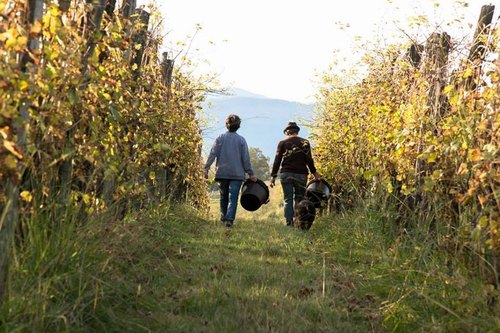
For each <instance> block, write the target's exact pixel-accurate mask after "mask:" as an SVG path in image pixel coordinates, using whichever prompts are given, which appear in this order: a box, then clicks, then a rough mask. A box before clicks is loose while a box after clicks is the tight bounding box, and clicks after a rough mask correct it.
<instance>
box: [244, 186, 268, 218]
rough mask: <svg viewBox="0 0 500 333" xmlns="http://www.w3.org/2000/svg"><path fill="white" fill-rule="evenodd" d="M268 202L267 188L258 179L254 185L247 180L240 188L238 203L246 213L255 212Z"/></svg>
mask: <svg viewBox="0 0 500 333" xmlns="http://www.w3.org/2000/svg"><path fill="white" fill-rule="evenodd" d="M268 202H269V188H268V187H267V185H266V184H265V183H264V182H263V181H262V180H260V179H258V180H257V181H256V182H255V183H254V182H252V181H251V180H250V179H247V180H246V181H245V182H244V183H243V186H242V188H241V197H240V203H241V206H242V207H243V208H245V209H246V210H248V211H251V212H253V211H255V210H257V209H259V208H260V206H262V205H263V204H266V203H268Z"/></svg>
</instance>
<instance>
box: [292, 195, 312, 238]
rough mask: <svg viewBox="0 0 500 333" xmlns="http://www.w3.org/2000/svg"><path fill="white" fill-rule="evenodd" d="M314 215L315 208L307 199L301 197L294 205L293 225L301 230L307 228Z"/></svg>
mask: <svg viewBox="0 0 500 333" xmlns="http://www.w3.org/2000/svg"><path fill="white" fill-rule="evenodd" d="M315 217H316V208H315V207H314V203H313V202H312V201H311V200H309V199H302V200H301V201H300V202H299V203H298V204H296V205H295V212H294V218H293V220H294V225H295V226H296V227H297V228H299V229H302V230H309V229H310V228H311V226H312V224H313V222H314V218H315Z"/></svg>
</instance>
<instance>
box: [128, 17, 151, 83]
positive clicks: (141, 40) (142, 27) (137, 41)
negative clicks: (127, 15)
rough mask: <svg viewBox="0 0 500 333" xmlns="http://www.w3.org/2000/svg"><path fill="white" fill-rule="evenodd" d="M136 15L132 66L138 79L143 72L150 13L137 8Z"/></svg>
mask: <svg viewBox="0 0 500 333" xmlns="http://www.w3.org/2000/svg"><path fill="white" fill-rule="evenodd" d="M135 15H137V18H136V20H138V26H137V30H136V31H135V32H134V34H133V35H132V42H133V44H132V45H133V48H134V49H135V50H136V52H135V54H134V56H133V57H132V66H133V68H134V76H135V78H136V79H137V78H139V75H140V73H141V66H142V61H143V59H142V58H143V56H144V49H145V47H146V42H147V37H148V25H149V13H148V12H147V11H145V10H144V9H136V10H135ZM136 24H137V23H136Z"/></svg>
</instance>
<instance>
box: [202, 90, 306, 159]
mask: <svg viewBox="0 0 500 333" xmlns="http://www.w3.org/2000/svg"><path fill="white" fill-rule="evenodd" d="M234 92H235V94H234V95H227V96H226V95H224V96H216V97H214V98H212V97H211V96H210V97H209V98H208V99H207V102H206V103H205V105H204V106H203V109H204V112H205V116H206V118H207V120H208V128H206V129H205V130H204V131H203V139H204V144H203V150H204V151H205V152H206V153H207V152H208V151H209V149H210V147H211V146H212V144H213V141H214V140H215V138H216V137H217V136H218V135H219V134H221V133H223V132H224V131H225V130H226V129H225V125H224V121H225V119H226V116H227V115H228V114H231V113H235V114H237V115H239V116H240V118H241V119H242V124H241V128H240V130H238V133H239V134H240V135H242V136H243V137H245V139H246V140H247V143H248V145H249V146H250V147H256V148H259V149H261V150H262V152H263V153H264V155H266V156H269V157H270V159H271V162H272V159H273V157H274V154H275V150H276V146H277V144H278V142H279V141H280V140H281V139H283V138H284V134H283V129H284V128H285V125H286V123H287V122H288V121H296V122H297V123H298V124H299V126H300V127H301V131H300V135H301V136H302V137H307V135H308V130H307V128H306V125H307V124H308V123H309V122H310V119H311V117H312V110H313V108H314V106H313V105H312V104H302V103H298V102H290V101H286V100H281V99H273V98H268V97H265V96H261V95H257V94H253V93H251V92H248V91H245V90H241V89H235V90H234Z"/></svg>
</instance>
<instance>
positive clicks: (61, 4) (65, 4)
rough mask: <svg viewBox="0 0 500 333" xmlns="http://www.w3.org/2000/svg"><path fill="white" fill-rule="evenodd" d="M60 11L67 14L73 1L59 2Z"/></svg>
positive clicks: (61, 0) (63, 0)
mask: <svg viewBox="0 0 500 333" xmlns="http://www.w3.org/2000/svg"><path fill="white" fill-rule="evenodd" d="M58 3H59V9H60V10H61V11H62V12H67V11H68V10H69V7H71V0H59V1H58Z"/></svg>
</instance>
